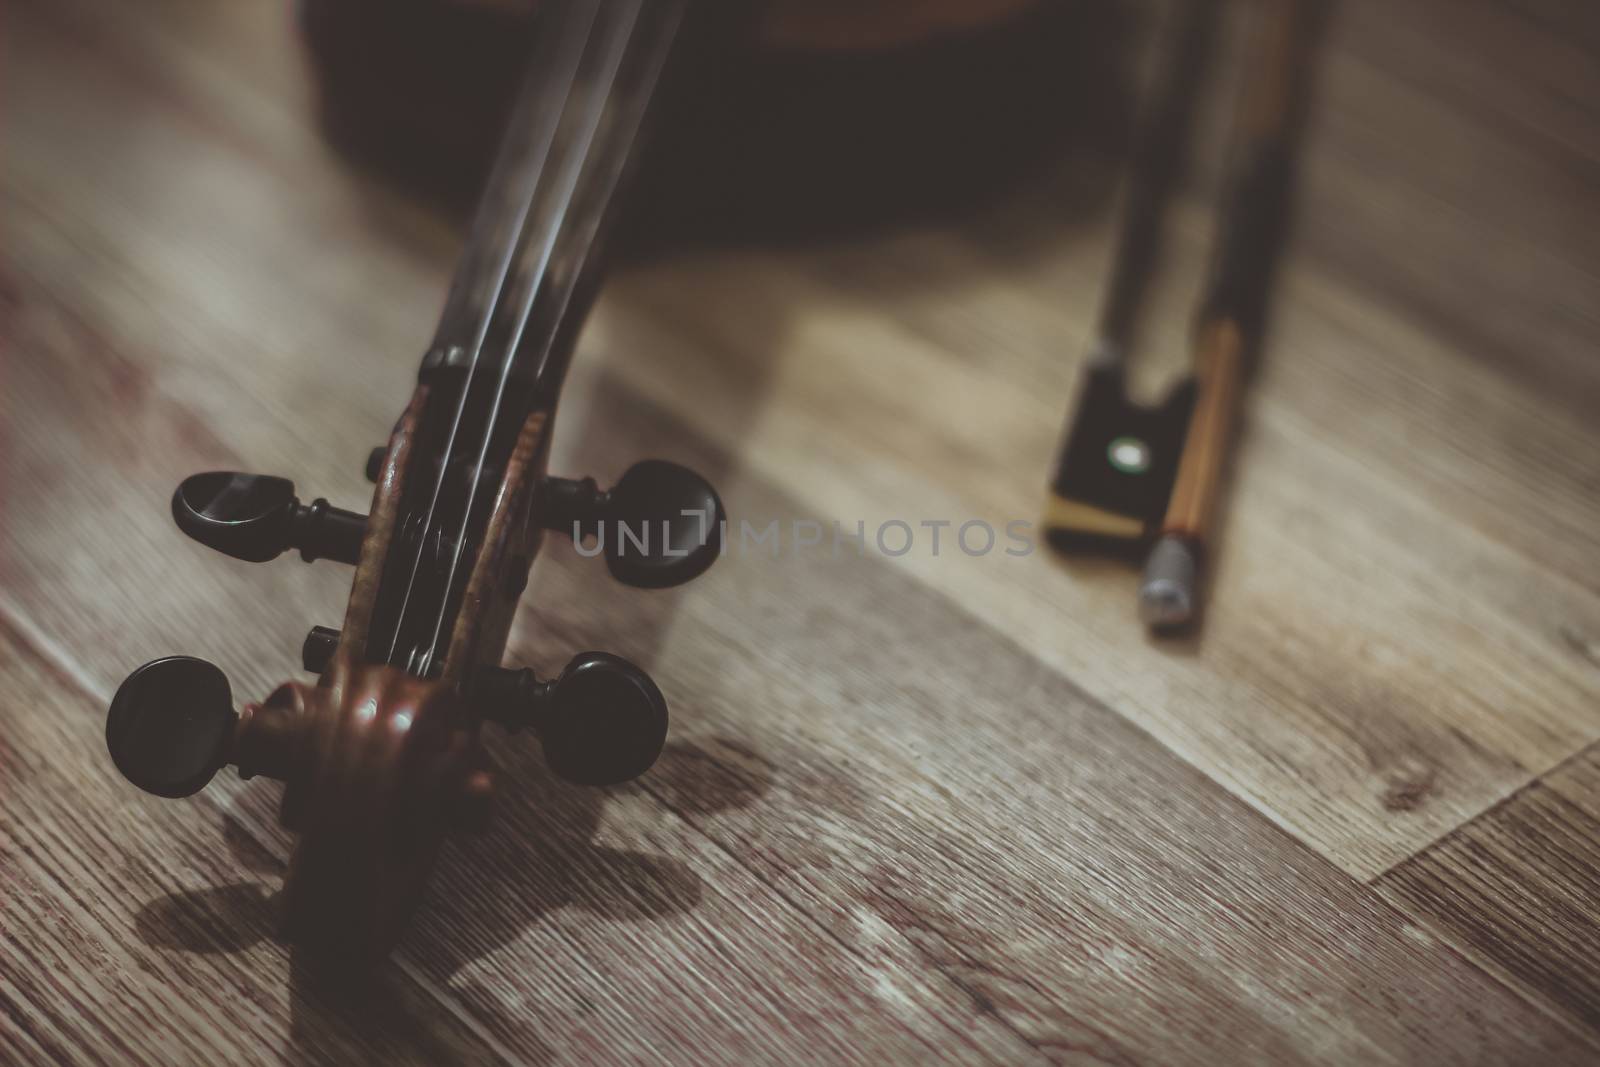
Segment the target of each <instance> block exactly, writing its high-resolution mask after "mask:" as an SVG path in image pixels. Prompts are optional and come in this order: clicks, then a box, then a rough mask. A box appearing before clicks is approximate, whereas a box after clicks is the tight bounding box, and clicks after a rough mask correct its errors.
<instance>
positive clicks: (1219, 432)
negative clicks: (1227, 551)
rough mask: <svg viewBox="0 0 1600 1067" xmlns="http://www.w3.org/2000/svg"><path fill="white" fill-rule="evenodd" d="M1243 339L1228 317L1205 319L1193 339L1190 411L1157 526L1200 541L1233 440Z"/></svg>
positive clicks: (1208, 523)
mask: <svg viewBox="0 0 1600 1067" xmlns="http://www.w3.org/2000/svg"><path fill="white" fill-rule="evenodd" d="M1243 345H1244V339H1243V337H1241V336H1240V333H1239V324H1238V323H1236V322H1234V321H1232V320H1231V319H1218V320H1215V321H1211V322H1207V323H1205V324H1204V325H1203V326H1202V327H1201V328H1200V333H1199V336H1198V337H1197V338H1196V339H1195V360H1194V375H1195V383H1196V385H1197V387H1198V388H1197V391H1196V394H1195V406H1194V414H1193V415H1191V416H1190V418H1189V429H1188V432H1187V434H1186V435H1185V436H1184V442H1183V458H1182V459H1180V460H1179V461H1178V477H1177V480H1176V481H1174V482H1173V483H1172V499H1171V500H1170V501H1169V502H1168V504H1167V514H1166V517H1165V518H1164V519H1163V520H1162V523H1161V532H1162V533H1164V534H1177V535H1179V536H1181V537H1186V538H1192V539H1194V540H1195V541H1200V542H1204V541H1205V538H1206V535H1207V534H1208V533H1209V532H1210V530H1211V525H1212V522H1213V514H1214V513H1215V511H1216V509H1217V498H1218V496H1219V494H1220V493H1221V491H1222V475H1223V464H1224V463H1225V462H1226V461H1227V457H1228V447H1229V446H1230V445H1231V444H1232V443H1233V439H1234V434H1235V429H1234V425H1235V423H1236V421H1237V420H1238V417H1239V403H1240V398H1239V394H1240V391H1241V390H1242V389H1243V387H1244V350H1243Z"/></svg>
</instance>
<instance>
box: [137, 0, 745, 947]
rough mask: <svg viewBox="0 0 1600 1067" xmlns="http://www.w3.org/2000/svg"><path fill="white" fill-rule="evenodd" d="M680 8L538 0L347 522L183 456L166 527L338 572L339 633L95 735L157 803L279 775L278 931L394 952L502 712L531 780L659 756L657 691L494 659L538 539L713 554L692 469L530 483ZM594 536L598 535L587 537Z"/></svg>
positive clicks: (315, 633)
mask: <svg viewBox="0 0 1600 1067" xmlns="http://www.w3.org/2000/svg"><path fill="white" fill-rule="evenodd" d="M684 8H685V3H684V2H683V0H551V2H550V3H545V4H541V5H540V11H539V15H538V18H539V19H540V20H541V21H540V24H539V26H538V28H537V29H538V32H537V33H536V34H535V42H536V43H535V46H534V48H533V51H532V53H531V55H530V62H529V73H528V76H527V79H526V83H525V86H524V88H523V90H522V92H521V95H520V97H519V98H518V101H517V103H516V105H515V107H514V109H513V111H512V117H511V120H510V123H509V126H508V129H507V132H506V135H505V138H504V140H503V142H502V147H501V150H500V154H499V157H498V159H497V161H496V163H495V166H494V169H493V171H492V172H491V174H490V176H489V180H488V183H487V186H486V189H485V191H484V194H483V197H482V200H481V202H480V206H479V210H478V213H477V216H476V219H475V221H474V223H473V225H472V228H471V231H470V235H469V238H468V242H467V246H466V250H465V252H464V254H463V256H462V260H461V264H460V266H459V268H458V270H457V272H456V275H455V279H454V282H453V284H452V285H451V287H450V291H449V295H448V297H447V299H446V301H445V308H444V312H443V314H442V315H441V317H440V321H439V326H438V329H437V331H436V334H435V337H434V340H433V343H432V344H431V345H430V346H429V348H428V350H427V354H426V356H425V358H424V359H423V362H422V367H421V371H420V372H419V374H418V379H417V387H416V391H415V392H414V394H413V396H412V399H411V402H410V404H409V405H408V406H407V407H406V409H405V411H404V412H403V413H402V414H401V416H400V419H399V421H398V423H397V424H396V426H395V429H394V432H393V434H392V436H391V437H390V441H389V444H388V445H387V446H386V447H382V448H379V449H376V450H374V452H373V454H372V455H371V456H370V457H369V459H368V464H367V473H368V477H369V478H370V479H371V480H372V481H373V482H374V483H375V488H374V491H373V499H372V506H371V510H370V512H369V513H368V514H366V515H362V514H359V513H356V512H351V511H345V510H343V509H339V508H334V507H332V506H331V505H329V504H328V502H327V501H326V500H316V501H314V502H313V503H311V504H309V505H302V504H301V503H300V501H299V500H298V499H296V497H295V495H294V486H293V485H292V484H291V483H290V482H289V481H288V480H286V479H283V478H274V477H261V476H256V475H249V474H240V473H236V472H229V471H216V472H210V473H206V474H198V475H194V476H192V477H190V478H188V479H186V480H185V481H184V482H183V483H182V484H181V485H180V486H179V487H178V490H177V492H176V493H175V494H174V496H173V498H172V513H173V517H174V519H175V520H176V522H177V524H178V526H179V528H180V529H181V530H183V532H184V533H186V534H188V535H189V536H190V537H192V538H194V539H195V540H197V541H199V542H201V543H202V544H205V545H207V546H209V547H211V548H214V549H216V550H218V551H220V552H222V553H223V554H225V555H229V556H232V557H234V558H236V559H242V560H247V561H252V562H264V561H266V560H270V559H272V558H274V557H276V556H277V555H279V554H280V553H282V552H284V551H287V550H290V549H298V550H299V551H300V553H301V556H302V558H303V559H305V560H306V561H307V562H310V561H312V560H314V559H319V558H325V559H332V560H336V561H339V562H342V563H346V564H351V565H353V566H354V567H355V574H354V579H353V581H352V583H351V591H350V598H349V602H348V607H347V609H346V613H345V619H344V623H343V626H342V627H341V628H339V629H332V628H327V627H316V628H313V629H312V631H311V632H310V634H309V635H308V637H307V638H306V641H305V645H304V647H303V648H302V650H301V655H302V663H303V666H304V667H305V668H306V669H307V670H308V671H310V672H312V673H314V674H317V675H319V676H320V677H319V678H318V681H317V683H316V685H315V686H310V685H306V684H303V683H300V682H287V683H285V684H283V685H282V686H280V687H279V688H278V689H277V690H275V691H274V692H273V693H272V695H270V696H269V697H268V698H267V699H266V700H264V701H262V702H260V703H256V704H247V705H245V706H244V708H243V709H242V710H241V711H239V712H235V711H234V709H233V700H232V694H231V690H230V687H229V684H228V680H227V678H226V676H224V675H223V673H222V672H221V671H220V670H218V669H217V668H216V667H215V666H212V665H211V664H209V663H206V662H205V661H203V660H198V659H194V658H192V657H187V656H173V657H168V658H165V659H160V660H156V661H154V662H152V663H148V664H146V665H145V666H143V667H141V668H139V669H138V670H136V671H134V672H133V673H132V674H131V675H130V676H129V677H128V678H127V680H126V681H124V682H123V684H122V686H121V687H120V688H119V689H118V691H117V693H116V696H115V697H114V699H113V700H112V703H111V707H110V709H109V712H108V714H107V719H106V743H107V747H108V748H109V750H110V753H111V757H112V760H113V762H114V763H115V764H116V766H117V768H118V770H119V771H121V772H122V774H123V775H124V777H126V778H127V779H128V780H129V781H131V782H132V783H133V784H134V785H136V786H139V787H140V788H142V789H144V790H145V791H146V792H149V793H152V794H155V795H157V796H161V797H173V798H175V797H184V796H188V795H190V794H192V793H195V792H198V791H199V790H200V789H202V788H203V787H204V786H205V785H206V784H207V782H209V781H210V780H211V778H212V777H213V776H214V775H215V774H216V772H217V771H218V770H219V769H221V768H222V767H223V766H225V765H228V764H233V765H234V766H236V767H237V768H238V771H239V774H240V776H241V777H245V778H249V777H251V776H253V775H257V774H261V775H265V776H267V777H271V778H276V779H280V780H282V781H283V782H284V783H285V789H284V794H283V803H282V808H281V815H280V817H281V820H282V822H283V823H284V825H285V826H286V827H287V828H288V829H290V830H291V831H292V832H294V833H295V834H297V835H298V840H297V841H296V844H295V848H294V852H293V855H292V856H291V858H290V864H289V873H288V878H287V880H286V882H285V886H284V892H283V897H282V902H283V908H284V918H285V925H286V927H287V932H288V934H289V936H290V937H291V939H293V940H294V941H295V942H296V943H297V944H301V945H305V946H307V947H309V948H312V949H313V950H316V951H317V952H318V954H321V955H326V956H328V957H329V958H334V959H339V960H343V961H346V962H371V961H374V960H376V959H378V958H380V957H381V956H382V955H383V954H385V953H386V952H387V951H388V950H389V948H390V947H391V946H392V945H393V943H394V942H395V940H396V939H397V938H398V936H399V935H400V932H401V930H402V929H403V927H404V924H405V922H406V919H407V917H408V915H409V914H410V912H411V911H412V909H413V908H414V907H415V905H416V903H417V901H418V900H419V899H420V897H421V895H422V890H423V888H424V886H425V884H426V880H427V878H428V875H429V872H430V871H431V868H432V866H433V863H434V860H435V858H436V856H437V854H438V851H439V847H440V844H441V842H442V840H443V838H444V837H445V835H446V834H447V833H448V832H451V831H454V830H471V829H476V828H479V827H481V826H482V825H483V824H484V823H485V822H486V820H487V818H488V812H489V805H490V800H491V797H492V794H493V791H494V784H493V775H492V773H491V765H490V762H489V759H488V756H487V753H486V751H485V748H484V745H483V733H484V731H483V727H484V725H485V724H486V723H491V722H492V723H495V724H498V725H499V726H501V727H504V728H505V729H507V730H510V731H516V730H521V729H527V730H529V731H531V732H532V733H534V734H535V735H536V736H537V737H538V738H539V740H540V742H541V744H542V746H543V749H544V755H545V760H546V762H547V764H548V765H549V767H550V769H551V770H552V771H553V772H555V773H556V774H557V775H559V776H561V777H563V778H566V779H568V780H570V781H573V782H576V783H579V784H583V785H609V784H614V783H618V782H622V781H626V780H629V779H631V778H633V777H636V776H637V775H639V774H642V773H643V772H644V771H645V770H647V769H648V768H649V767H650V766H651V765H652V764H653V763H654V761H655V759H656V757H657V756H658V755H659V753H660V752H661V749H662V746H663V744H664V742H665V739H666V732H667V705H666V701H665V699H664V698H663V697H662V695H661V692H660V690H659V689H658V688H657V687H656V685H655V683H654V682H653V681H652V680H651V679H650V677H649V676H648V675H647V674H645V672H644V671H642V670H641V669H640V668H638V667H637V666H635V665H633V664H631V663H628V662H627V661H626V660H623V659H621V658H620V657H617V656H613V655H610V654H608V653H603V652H580V653H578V654H577V655H576V656H574V657H573V658H572V660H571V661H570V662H569V663H568V664H567V667H566V669H565V670H563V671H562V672H561V673H560V675H559V676H557V677H555V678H553V679H548V680H545V679H540V678H538V677H536V676H535V674H534V673H533V671H531V670H513V669H510V668H507V667H503V666H501V659H502V657H503V655H504V652H505V646H506V639H507V636H508V634H509V631H510V627H511V621H512V618H513V616H514V615H515V612H516V608H517V604H518V602H519V600H520V598H521V596H522V593H523V590H524V588H525V586H526V585H527V583H528V579H529V572H530V570H531V568H532V565H533V561H534V558H535V556H536V555H537V554H538V550H539V547H540V545H541V543H542V539H543V536H544V535H545V533H547V532H557V533H563V534H566V535H568V536H571V537H572V538H573V539H574V540H579V539H585V538H599V539H600V547H599V548H598V549H597V550H596V552H595V553H594V554H602V553H603V555H604V556H605V560H606V564H607V568H608V569H609V570H610V572H611V574H612V576H613V577H614V578H616V579H617V580H619V581H621V582H623V583H624V584H627V585H632V586H636V587H641V588H661V587H665V586H671V585H677V584H680V583H682V582H685V581H688V580H690V579H692V578H694V577H696V576H698V575H699V574H700V573H702V572H703V571H705V570H706V568H707V567H709V566H710V565H711V563H712V562H713V561H714V560H715V559H716V557H717V555H718V554H719V551H720V531H721V526H722V523H723V512H722V504H721V501H720V499H719V498H718V496H717V494H716V492H715V491H714V490H713V489H712V488H711V486H710V485H709V484H708V483H707V482H706V481H705V480H704V479H702V478H700V477H699V476H698V475H696V474H695V473H693V472H692V471H689V470H687V469H685V468H683V467H679V466H677V465H676V464H672V463H666V462H662V461H659V460H656V461H645V462H643V463H638V464H635V465H634V466H633V467H632V468H630V469H629V470H628V471H627V473H626V474H624V476H623V477H622V479H621V480H620V481H619V482H618V483H617V484H616V486H614V487H613V488H612V489H610V490H606V491H602V490H601V489H600V488H599V487H598V486H597V485H596V483H595V481H594V480H593V479H582V480H572V479H565V478H557V477H551V476H548V475H547V474H546V472H545V460H546V457H547V455H548V453H549V450H550V442H551V437H552V427H553V423H554V416H555V411H556V404H557V400H558V398H559V395H560V392H561V387H562V383H563V381H564V380H565V376H566V370H567V366H568V364H569V362H570V359H571V356H572V353H573V350H574V347H575V345H576V341H577V337H578V333H579V331H580V329H581V327H582V324H583V321H584V318H585V316H586V314H587V311H588V308H589V305H590V303H591V302H592V300H593V298H594V296H595V294H596V291H597V289H598V286H599V283H600V279H601V276H602V273H603V267H604V258H605V257H604V255H603V252H604V245H605V237H606V233H607V231H608V229H609V223H610V220H611V218H612V216H613V214H614V212H613V208H614V206H615V204H616V202H617V200H618V198H619V193H620V190H621V189H622V188H623V187H624V185H625V184H626V179H627V176H628V172H629V170H630V167H629V161H630V159H631V158H632V157H633V156H634V155H635V153H634V151H633V148H634V143H635V141H636V139H637V137H638V135H639V133H640V130H641V128H642V127H643V126H644V124H645V118H646V113H647V110H648V106H649V103H650V101H651V98H652V95H653V93H654V90H655V87H656V84H657V81H658V79H659V77H660V76H661V72H662V69H663V67H664V66H665V64H666V62H667V58H668V55H669V53H670V52H671V51H672V46H673V42H674V40H675V38H676V35H677V30H678V26H679V23H680V21H681V19H682V16H683V14H684ZM608 533H609V534H610V535H611V536H610V538H609V539H608V538H607V534H608Z"/></svg>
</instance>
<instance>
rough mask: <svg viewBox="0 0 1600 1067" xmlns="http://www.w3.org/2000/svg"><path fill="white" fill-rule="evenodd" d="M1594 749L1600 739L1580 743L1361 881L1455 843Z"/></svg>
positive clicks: (1371, 880) (1382, 875)
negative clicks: (1477, 809)
mask: <svg viewBox="0 0 1600 1067" xmlns="http://www.w3.org/2000/svg"><path fill="white" fill-rule="evenodd" d="M1591 753H1600V740H1595V741H1590V742H1587V743H1585V744H1584V745H1582V746H1581V747H1579V748H1578V749H1577V750H1576V751H1573V752H1569V753H1568V754H1567V755H1565V756H1563V757H1561V758H1560V759H1559V760H1557V761H1556V762H1555V763H1554V764H1552V765H1551V766H1550V767H1548V768H1546V769H1545V770H1543V771H1539V772H1537V773H1535V774H1534V775H1533V776H1532V777H1530V778H1529V779H1528V780H1527V781H1526V782H1524V783H1522V784H1521V785H1519V786H1517V788H1515V789H1513V790H1512V791H1511V792H1509V793H1507V794H1506V795H1505V796H1503V797H1501V798H1500V799H1499V800H1497V801H1495V802H1494V803H1493V804H1491V805H1489V806H1488V807H1487V808H1484V809H1483V810H1482V811H1480V812H1478V813H1477V814H1476V815H1474V816H1472V817H1471V818H1470V819H1467V820H1465V821H1464V822H1461V823H1458V824H1457V825H1455V826H1452V827H1451V828H1450V829H1448V830H1446V831H1445V832H1444V833H1442V834H1440V835H1439V836H1438V837H1435V838H1434V839H1433V840H1431V841H1428V842H1427V843H1426V844H1424V845H1422V846H1421V847H1420V848H1418V849H1417V850H1416V851H1414V852H1412V853H1411V854H1410V855H1409V856H1404V857H1402V858H1400V859H1398V860H1395V861H1394V862H1393V863H1391V864H1389V866H1387V867H1385V868H1384V869H1383V870H1381V871H1379V872H1378V873H1377V874H1374V875H1373V876H1372V877H1370V878H1366V879H1360V880H1359V881H1360V884H1362V885H1364V886H1375V885H1377V883H1379V882H1381V881H1383V880H1384V879H1385V878H1388V877H1389V876H1391V875H1393V874H1394V873H1395V872H1397V871H1399V870H1401V869H1402V868H1404V867H1406V866H1407V865H1409V864H1411V863H1413V862H1415V861H1418V860H1421V859H1423V858H1425V857H1426V856H1427V855H1428V854H1429V853H1431V852H1434V851H1436V850H1437V849H1439V848H1441V847H1442V846H1444V845H1447V844H1449V843H1451V842H1452V841H1454V840H1455V839H1456V838H1458V837H1460V836H1461V835H1463V834H1465V833H1467V832H1469V831H1471V830H1472V828H1473V827H1474V826H1476V825H1478V823H1480V822H1482V821H1483V820H1485V819H1488V818H1491V817H1493V816H1494V815H1496V814H1498V813H1499V812H1501V811H1503V810H1504V809H1505V808H1506V807H1508V806H1510V805H1511V804H1514V803H1516V802H1517V801H1518V800H1521V799H1522V798H1523V797H1524V796H1526V795H1527V794H1528V793H1530V792H1531V791H1533V790H1534V789H1537V788H1539V787H1540V786H1543V785H1544V784H1545V779H1547V778H1549V777H1550V776H1551V775H1554V774H1559V773H1561V772H1562V771H1563V770H1565V769H1566V768H1567V767H1569V766H1571V765H1572V764H1574V763H1577V762H1578V761H1579V760H1582V759H1585V758H1586V757H1588V756H1589V755H1590V754H1591Z"/></svg>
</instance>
